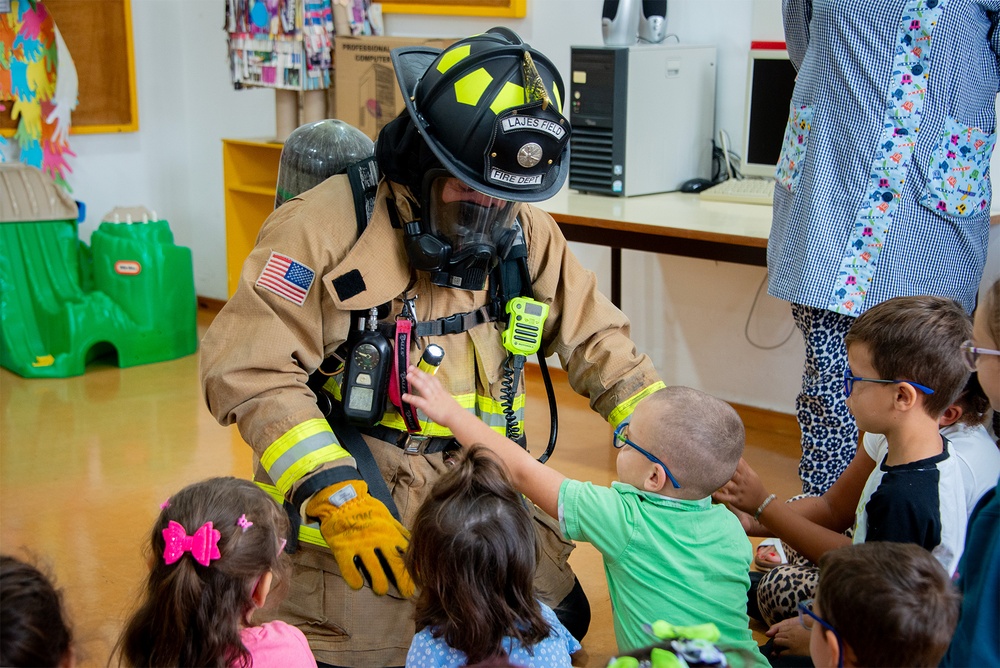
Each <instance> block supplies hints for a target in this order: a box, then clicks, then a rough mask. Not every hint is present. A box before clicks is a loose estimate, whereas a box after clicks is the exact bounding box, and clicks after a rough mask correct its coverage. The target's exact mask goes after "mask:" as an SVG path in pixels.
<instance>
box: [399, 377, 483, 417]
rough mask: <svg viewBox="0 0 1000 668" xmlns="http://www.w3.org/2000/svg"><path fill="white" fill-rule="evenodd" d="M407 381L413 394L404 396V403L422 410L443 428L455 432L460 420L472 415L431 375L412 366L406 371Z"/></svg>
mask: <svg viewBox="0 0 1000 668" xmlns="http://www.w3.org/2000/svg"><path fill="white" fill-rule="evenodd" d="M406 380H408V381H409V383H410V389H411V390H412V392H407V393H405V394H403V401H405V402H407V403H408V404H411V405H412V406H413V407H414V408H418V409H420V410H422V411H423V412H424V414H425V415H427V417H429V418H430V419H431V420H433V421H434V422H436V423H437V424H439V425H441V426H442V427H447V428H449V429H452V430H454V427H455V422H456V421H457V420H458V419H460V418H461V417H462V416H463V415H470V414H469V412H468V411H466V410H465V409H464V408H462V407H461V406H459V405H458V402H457V401H455V398H454V397H452V396H451V395H450V394H449V393H448V392H447V391H446V390H445V389H444V387H442V385H441V381H439V380H438V379H437V378H435V377H434V376H432V375H430V374H429V373H424V372H423V371H421V370H420V369H418V368H417V367H415V366H413V365H412V364H411V365H410V367H409V368H408V369H407V370H406Z"/></svg>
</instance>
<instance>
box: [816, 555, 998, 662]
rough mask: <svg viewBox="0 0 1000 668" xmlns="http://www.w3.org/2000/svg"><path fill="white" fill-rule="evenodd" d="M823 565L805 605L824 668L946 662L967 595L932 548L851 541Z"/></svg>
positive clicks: (823, 560)
mask: <svg viewBox="0 0 1000 668" xmlns="http://www.w3.org/2000/svg"><path fill="white" fill-rule="evenodd" d="M819 572H820V576H819V586H818V587H817V588H816V597H815V599H813V600H812V601H806V602H803V603H800V604H799V623H801V625H802V626H804V627H805V628H806V629H808V632H809V634H810V637H809V654H810V656H811V657H812V661H813V664H814V665H815V666H816V667H817V668H828V667H829V668H833V667H834V666H836V667H837V668H842V667H843V666H937V665H938V662H939V661H940V660H941V657H942V656H943V655H944V653H945V650H946V649H947V648H948V643H949V641H950V639H951V636H952V632H953V631H954V629H955V622H956V621H957V620H958V606H959V602H960V600H961V597H960V595H959V593H958V591H957V590H956V589H955V586H954V585H953V584H952V582H951V579H950V578H949V577H948V574H947V573H945V572H944V569H943V568H941V564H940V563H938V562H937V561H936V560H935V559H934V557H933V556H931V555H930V553H928V552H927V550H924V549H922V548H920V547H918V546H916V545H913V544H912V543H910V544H907V543H887V542H873V543H865V544H861V545H851V546H848V547H842V548H838V549H836V550H831V551H830V552H827V553H826V554H825V555H823V558H822V559H820V561H819ZM967 665H975V664H967ZM984 665H985V664H984Z"/></svg>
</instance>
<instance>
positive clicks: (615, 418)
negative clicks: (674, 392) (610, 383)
mask: <svg viewBox="0 0 1000 668" xmlns="http://www.w3.org/2000/svg"><path fill="white" fill-rule="evenodd" d="M665 387H666V384H664V382H663V381H657V382H655V383H653V384H652V385H650V386H649V387H647V388H646V389H644V390H642V391H641V392H638V393H636V394H633V395H632V396H631V397H629V398H628V399H626V400H625V401H623V402H622V403H620V404H618V405H617V406H615V409H614V410H613V411H611V414H610V415H608V422H610V423H611V426H612V427H617V426H618V425H619V424H621V423H622V421H624V420H625V418H627V417H628V416H630V415H632V411H634V410H635V405H636V404H637V403H639V402H640V401H642V400H643V399H645V398H646V397H648V396H649V395H651V394H652V393H653V392H656V391H658V390H662V389H663V388H665Z"/></svg>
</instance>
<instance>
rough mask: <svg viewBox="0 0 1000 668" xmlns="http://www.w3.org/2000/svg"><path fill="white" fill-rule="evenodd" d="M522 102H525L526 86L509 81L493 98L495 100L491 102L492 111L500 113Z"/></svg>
mask: <svg viewBox="0 0 1000 668" xmlns="http://www.w3.org/2000/svg"><path fill="white" fill-rule="evenodd" d="M522 104H524V86H519V85H517V84H516V83H512V82H510V81H508V82H507V83H505V84H504V85H503V88H501V89H500V92H499V93H497V96H496V97H495V98H493V102H492V103H490V111H492V112H493V113H494V114H500V112H502V111H504V110H506V109H510V108H511V107H519V106H521V105H522Z"/></svg>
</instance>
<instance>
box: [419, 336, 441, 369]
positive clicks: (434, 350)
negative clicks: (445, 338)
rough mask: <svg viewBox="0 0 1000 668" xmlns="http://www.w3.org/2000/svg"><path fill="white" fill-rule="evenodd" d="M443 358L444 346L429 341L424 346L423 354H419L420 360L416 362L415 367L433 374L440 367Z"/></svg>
mask: <svg viewBox="0 0 1000 668" xmlns="http://www.w3.org/2000/svg"><path fill="white" fill-rule="evenodd" d="M443 360H444V348H442V347H441V346H439V345H438V344H436V343H431V344H429V345H428V346H427V347H426V348H424V354H423V355H421V356H420V362H418V363H417V368H418V369H420V370H421V371H423V372H424V373H429V374H430V375H432V376H433V375H434V374H436V373H437V371H438V369H440V368H441V362H442V361H443Z"/></svg>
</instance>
